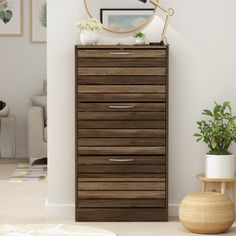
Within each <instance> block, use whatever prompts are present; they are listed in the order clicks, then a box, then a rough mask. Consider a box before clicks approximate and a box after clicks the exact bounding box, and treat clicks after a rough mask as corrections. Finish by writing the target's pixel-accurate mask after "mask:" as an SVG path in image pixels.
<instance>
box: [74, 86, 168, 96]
mask: <svg viewBox="0 0 236 236" xmlns="http://www.w3.org/2000/svg"><path fill="white" fill-rule="evenodd" d="M165 89H166V87H165V85H143V86H138V85H104V86H102V85H96V86H94V85H80V86H79V87H78V92H79V93H138V94H142V93H165V92H166V90H165Z"/></svg>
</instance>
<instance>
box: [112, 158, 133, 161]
mask: <svg viewBox="0 0 236 236" xmlns="http://www.w3.org/2000/svg"><path fill="white" fill-rule="evenodd" d="M109 161H113V162H132V161H135V159H114V158H110V159H109Z"/></svg>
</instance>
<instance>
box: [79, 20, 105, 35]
mask: <svg viewBox="0 0 236 236" xmlns="http://www.w3.org/2000/svg"><path fill="white" fill-rule="evenodd" d="M75 29H76V30H77V31H78V32H80V31H91V32H94V31H102V23H101V22H100V21H99V20H98V19H96V18H88V19H86V20H83V21H77V22H75Z"/></svg>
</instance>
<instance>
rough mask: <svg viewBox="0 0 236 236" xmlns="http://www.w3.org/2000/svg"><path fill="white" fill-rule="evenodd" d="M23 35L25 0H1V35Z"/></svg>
mask: <svg viewBox="0 0 236 236" xmlns="http://www.w3.org/2000/svg"><path fill="white" fill-rule="evenodd" d="M22 35H23V0H10V1H9V0H0V37H11V36H12V37H17V36H22Z"/></svg>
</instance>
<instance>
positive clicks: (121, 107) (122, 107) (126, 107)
mask: <svg viewBox="0 0 236 236" xmlns="http://www.w3.org/2000/svg"><path fill="white" fill-rule="evenodd" d="M109 108H113V109H129V108H135V106H131V105H130V106H127V105H124V106H122V105H120V106H118V105H117V106H109Z"/></svg>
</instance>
